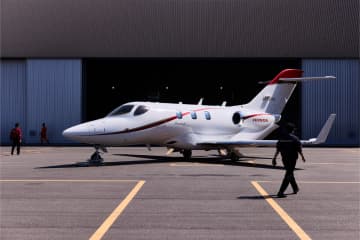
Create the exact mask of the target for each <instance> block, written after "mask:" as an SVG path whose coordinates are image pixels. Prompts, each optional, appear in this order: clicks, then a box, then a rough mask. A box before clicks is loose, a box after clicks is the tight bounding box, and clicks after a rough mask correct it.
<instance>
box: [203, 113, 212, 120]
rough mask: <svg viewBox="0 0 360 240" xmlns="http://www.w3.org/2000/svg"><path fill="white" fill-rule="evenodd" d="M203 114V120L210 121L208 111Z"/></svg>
mask: <svg viewBox="0 0 360 240" xmlns="http://www.w3.org/2000/svg"><path fill="white" fill-rule="evenodd" d="M204 114H205V119H206V120H210V119H211V115H210V113H209V112H208V111H205V112H204Z"/></svg>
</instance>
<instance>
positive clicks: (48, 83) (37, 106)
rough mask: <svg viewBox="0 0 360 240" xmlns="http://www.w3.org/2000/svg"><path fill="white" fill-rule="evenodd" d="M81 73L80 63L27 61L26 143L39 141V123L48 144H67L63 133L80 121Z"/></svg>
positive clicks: (68, 61)
mask: <svg viewBox="0 0 360 240" xmlns="http://www.w3.org/2000/svg"><path fill="white" fill-rule="evenodd" d="M81 71H82V69H81V60H28V62H27V89H26V91H27V108H26V111H27V114H26V115H27V128H28V131H27V133H26V134H27V142H28V143H38V142H39V131H40V128H41V123H42V122H45V123H46V125H47V126H48V137H49V140H50V142H54V143H64V142H66V140H65V139H64V138H63V136H62V134H61V133H62V131H63V130H64V129H65V128H67V127H69V126H71V125H74V124H76V123H79V122H80V121H81V87H82V85H81V79H82V78H81V75H82V74H81Z"/></svg>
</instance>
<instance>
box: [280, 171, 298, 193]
mask: <svg viewBox="0 0 360 240" xmlns="http://www.w3.org/2000/svg"><path fill="white" fill-rule="evenodd" d="M294 170H295V168H288V169H286V173H285V177H284V179H283V181H282V184H281V186H280V190H279V193H284V192H285V190H286V188H287V187H288V186H289V183H290V184H291V187H292V189H293V191H294V192H297V191H298V190H299V187H298V185H297V184H296V180H295V177H294Z"/></svg>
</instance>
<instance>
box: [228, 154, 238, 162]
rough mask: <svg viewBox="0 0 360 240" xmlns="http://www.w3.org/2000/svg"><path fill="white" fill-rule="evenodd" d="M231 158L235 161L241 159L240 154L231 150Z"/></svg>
mask: <svg viewBox="0 0 360 240" xmlns="http://www.w3.org/2000/svg"><path fill="white" fill-rule="evenodd" d="M229 158H230V160H231V161H233V162H236V161H239V159H240V158H239V156H238V155H236V154H235V153H234V152H231V153H230V154H229Z"/></svg>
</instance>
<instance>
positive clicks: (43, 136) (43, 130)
mask: <svg viewBox="0 0 360 240" xmlns="http://www.w3.org/2000/svg"><path fill="white" fill-rule="evenodd" d="M40 142H41V144H43V143H44V142H46V143H49V140H48V137H47V128H46V126H45V123H43V124H42V128H41V131H40Z"/></svg>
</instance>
